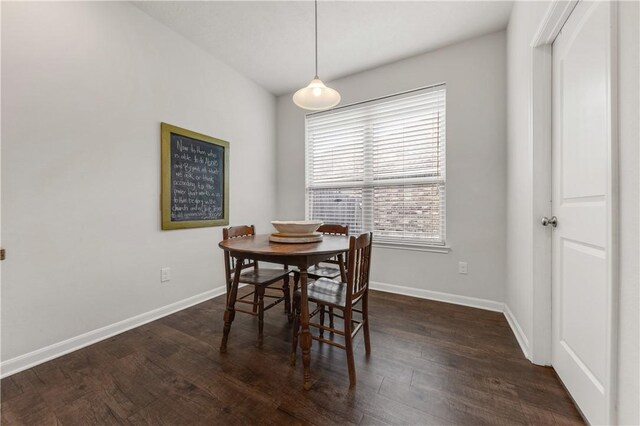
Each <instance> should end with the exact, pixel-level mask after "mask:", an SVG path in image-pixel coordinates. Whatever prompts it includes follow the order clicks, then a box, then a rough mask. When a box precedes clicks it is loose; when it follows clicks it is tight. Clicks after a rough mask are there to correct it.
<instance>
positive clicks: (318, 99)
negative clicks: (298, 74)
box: [293, 77, 340, 111]
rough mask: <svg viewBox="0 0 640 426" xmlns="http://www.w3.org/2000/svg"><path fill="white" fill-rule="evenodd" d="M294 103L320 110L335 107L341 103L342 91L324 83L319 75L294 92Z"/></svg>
mask: <svg viewBox="0 0 640 426" xmlns="http://www.w3.org/2000/svg"><path fill="white" fill-rule="evenodd" d="M293 103H294V104H296V105H298V106H299V107H300V108H303V109H308V110H312V111H319V110H323V109H327V108H331V107H334V106H336V105H338V104H339V103H340V93H338V92H337V91H336V90H334V89H332V88H331V87H327V86H325V85H324V83H323V82H322V80H320V79H319V78H318V77H316V78H314V79H313V80H311V83H309V85H308V86H307V87H305V88H303V89H300V90H298V91H297V92H296V93H294V94H293Z"/></svg>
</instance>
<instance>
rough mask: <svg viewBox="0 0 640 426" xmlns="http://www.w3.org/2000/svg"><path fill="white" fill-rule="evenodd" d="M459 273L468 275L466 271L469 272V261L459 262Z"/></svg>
mask: <svg viewBox="0 0 640 426" xmlns="http://www.w3.org/2000/svg"><path fill="white" fill-rule="evenodd" d="M458 273H459V274H465V275H466V273H467V262H458Z"/></svg>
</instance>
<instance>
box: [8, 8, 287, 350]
mask: <svg viewBox="0 0 640 426" xmlns="http://www.w3.org/2000/svg"><path fill="white" fill-rule="evenodd" d="M2 7H3V13H2V113H3V114H2V150H3V152H2V219H3V221H2V237H3V245H4V246H5V247H6V248H7V251H8V256H7V260H6V261H4V262H3V270H2V273H3V280H2V360H3V361H7V360H11V359H13V358H14V357H18V356H20V355H23V354H26V353H29V352H31V351H34V350H36V349H39V348H43V347H45V346H47V345H51V344H54V343H57V342H61V341H63V340H65V339H69V338H72V337H74V336H78V335H80V334H82V333H86V332H89V331H92V330H94V329H97V328H99V327H103V326H106V325H109V324H113V323H115V322H117V321H120V320H124V319H127V318H130V317H133V316H135V315H138V314H141V313H144V312H147V311H150V310H153V309H156V308H159V307H162V306H165V305H168V304H171V303H173V302H176V301H179V300H182V299H185V298H188V297H190V296H194V295H197V294H201V293H203V292H206V291H210V290H212V289H214V288H217V287H219V286H222V285H223V283H224V278H223V274H224V272H223V271H224V270H223V261H222V255H221V252H220V250H219V249H218V247H217V243H218V241H219V240H220V239H221V230H220V228H201V229H191V230H175V231H161V230H160V210H159V193H160V122H161V121H165V122H168V123H171V124H174V125H177V126H181V127H185V128H188V129H191V130H194V131H197V132H201V133H205V134H209V135H212V136H215V137H218V138H221V139H224V140H227V141H229V142H230V143H231V161H230V172H231V176H230V184H231V189H230V192H231V200H230V201H231V205H230V219H231V222H232V223H234V224H240V223H255V224H256V225H257V227H258V229H263V230H264V229H266V228H267V227H268V226H269V227H270V225H269V220H270V219H272V218H273V216H274V212H275V204H274V201H275V158H274V153H275V98H274V97H273V96H272V95H270V94H269V93H268V92H266V91H265V90H263V89H262V88H260V87H259V86H257V85H256V84H254V83H253V82H251V81H250V80H248V79H246V78H245V77H243V76H241V75H239V74H238V73H236V72H235V71H233V70H232V69H230V68H229V67H228V66H226V65H224V64H222V63H221V62H219V61H217V60H216V59H214V58H212V57H211V56H209V55H208V54H206V53H205V52H204V51H202V50H200V49H199V48H197V47H195V46H194V45H193V44H191V43H190V42H188V41H186V40H185V39H183V38H182V37H181V36H179V35H177V34H176V33H174V32H173V31H171V30H169V29H168V28H166V27H164V26H162V25H161V24H160V23H158V22H157V21H155V20H154V19H152V18H151V17H149V16H147V15H145V14H144V13H143V12H141V11H140V10H138V9H137V8H135V7H134V6H132V5H131V4H128V3H118V2H101V3H93V2H83V3H47V2H38V3H3V5H2ZM164 266H168V267H171V268H172V280H171V282H170V283H168V284H160V268H161V267H164ZM219 320H222V318H220V319H219Z"/></svg>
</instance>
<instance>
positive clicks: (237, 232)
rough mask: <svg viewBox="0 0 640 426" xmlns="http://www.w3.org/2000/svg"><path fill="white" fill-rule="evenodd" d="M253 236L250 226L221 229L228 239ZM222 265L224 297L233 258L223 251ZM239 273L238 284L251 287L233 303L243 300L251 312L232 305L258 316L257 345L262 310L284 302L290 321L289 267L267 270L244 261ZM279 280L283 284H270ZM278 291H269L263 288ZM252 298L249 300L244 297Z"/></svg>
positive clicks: (229, 286)
mask: <svg viewBox="0 0 640 426" xmlns="http://www.w3.org/2000/svg"><path fill="white" fill-rule="evenodd" d="M251 235H255V227H254V226H253V225H251V226H244V225H243V226H231V227H229V228H224V229H223V230H222V236H223V238H224V239H225V240H227V239H229V238H243V237H247V236H251ZM224 266H225V274H226V278H227V297H229V295H230V294H231V285H232V283H233V276H234V274H235V268H236V259H235V258H233V257H232V256H230V255H229V252H227V251H225V252H224ZM242 270H243V271H245V270H246V272H242V274H241V275H240V279H239V283H240V284H250V285H252V286H253V287H254V289H253V291H251V292H250V293H248V294H245V295H244V296H242V297H238V298H237V299H236V302H239V303H245V304H249V305H251V306H252V308H251V311H247V310H243V309H239V308H235V310H236V311H237V312H243V313H245V314H249V315H253V316H257V317H258V346H262V342H263V340H264V339H263V329H264V312H265V311H266V310H268V309H271V308H272V307H274V306H275V305H277V304H278V303H280V302H282V301H284V310H285V313H286V314H287V316H288V317H289V319H290V320H291V317H292V314H291V295H290V292H289V274H290V272H291V271H290V270H289V269H288V268H287V266H286V265H285V267H284V269H268V268H260V267H258V262H257V261H245V262H243V264H242ZM279 281H282V287H275V286H272V285H273V284H276V283H278V282H279ZM268 289H269V290H277V292H278V293H281V294H270V293H267V292H266V290H268ZM250 297H253V299H252V300H246V299H248V298H250ZM265 297H266V298H270V299H275V300H274V301H273V302H272V303H271V304H269V305H267V306H264V298H265Z"/></svg>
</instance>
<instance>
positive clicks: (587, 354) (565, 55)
mask: <svg viewBox="0 0 640 426" xmlns="http://www.w3.org/2000/svg"><path fill="white" fill-rule="evenodd" d="M614 7H615V3H613V2H612V3H608V2H586V1H583V2H580V3H578V5H577V6H576V7H575V9H574V10H573V12H572V13H571V16H570V17H569V19H568V20H567V22H566V23H565V25H564V27H563V28H562V32H561V33H560V34H559V35H558V37H557V38H556V40H555V42H554V44H553V125H552V129H553V130H552V140H553V148H552V158H553V160H552V182H553V184H552V186H553V187H552V192H553V208H552V209H553V215H554V216H556V217H557V227H556V228H553V231H552V232H553V237H552V241H553V248H552V253H553V254H552V263H553V269H552V276H553V278H552V281H553V293H552V299H553V304H552V326H553V341H552V364H553V367H554V368H555V370H556V372H557V373H558V376H559V377H560V379H561V380H562V382H563V383H564V385H565V386H566V388H567V389H568V390H569V393H570V394H571V396H572V397H573V399H574V400H575V402H576V403H577V405H578V407H579V408H580V410H581V411H582V413H583V414H584V416H585V417H586V419H587V420H588V421H589V422H590V423H591V424H610V423H612V422H613V421H615V419H614V418H613V411H614V410H613V404H612V392H611V390H612V388H613V383H612V380H613V379H614V377H615V376H614V375H613V374H612V369H613V368H614V365H613V361H614V359H615V358H613V356H612V351H613V349H614V342H615V334H614V332H613V330H615V328H614V317H613V313H614V309H613V308H614V306H615V302H614V301H615V292H614V272H615V268H614V267H613V259H614V256H615V253H614V252H613V247H615V246H614V244H613V236H614V235H615V234H614V227H613V225H614V222H612V220H613V217H614V216H613V211H614V206H615V191H614V188H615V181H614V179H613V176H614V174H613V168H614V164H613V163H612V159H613V158H615V154H616V152H615V143H614V141H615V138H614V133H613V130H612V129H613V126H612V124H614V123H615V122H614V121H613V120H612V117H613V115H612V114H613V113H614V111H613V109H612V106H613V105H615V104H614V103H613V102H612V101H613V98H612V92H613V91H612V88H613V86H612V75H614V74H613V72H614V71H615V69H613V68H612V63H613V61H612V52H613V49H612V42H613V40H614V39H615V38H614V37H613V33H612V31H613V28H614V27H613V21H612V19H613V18H614V17H615V13H614V10H612V8H614ZM549 227H550V228H551V226H549Z"/></svg>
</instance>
